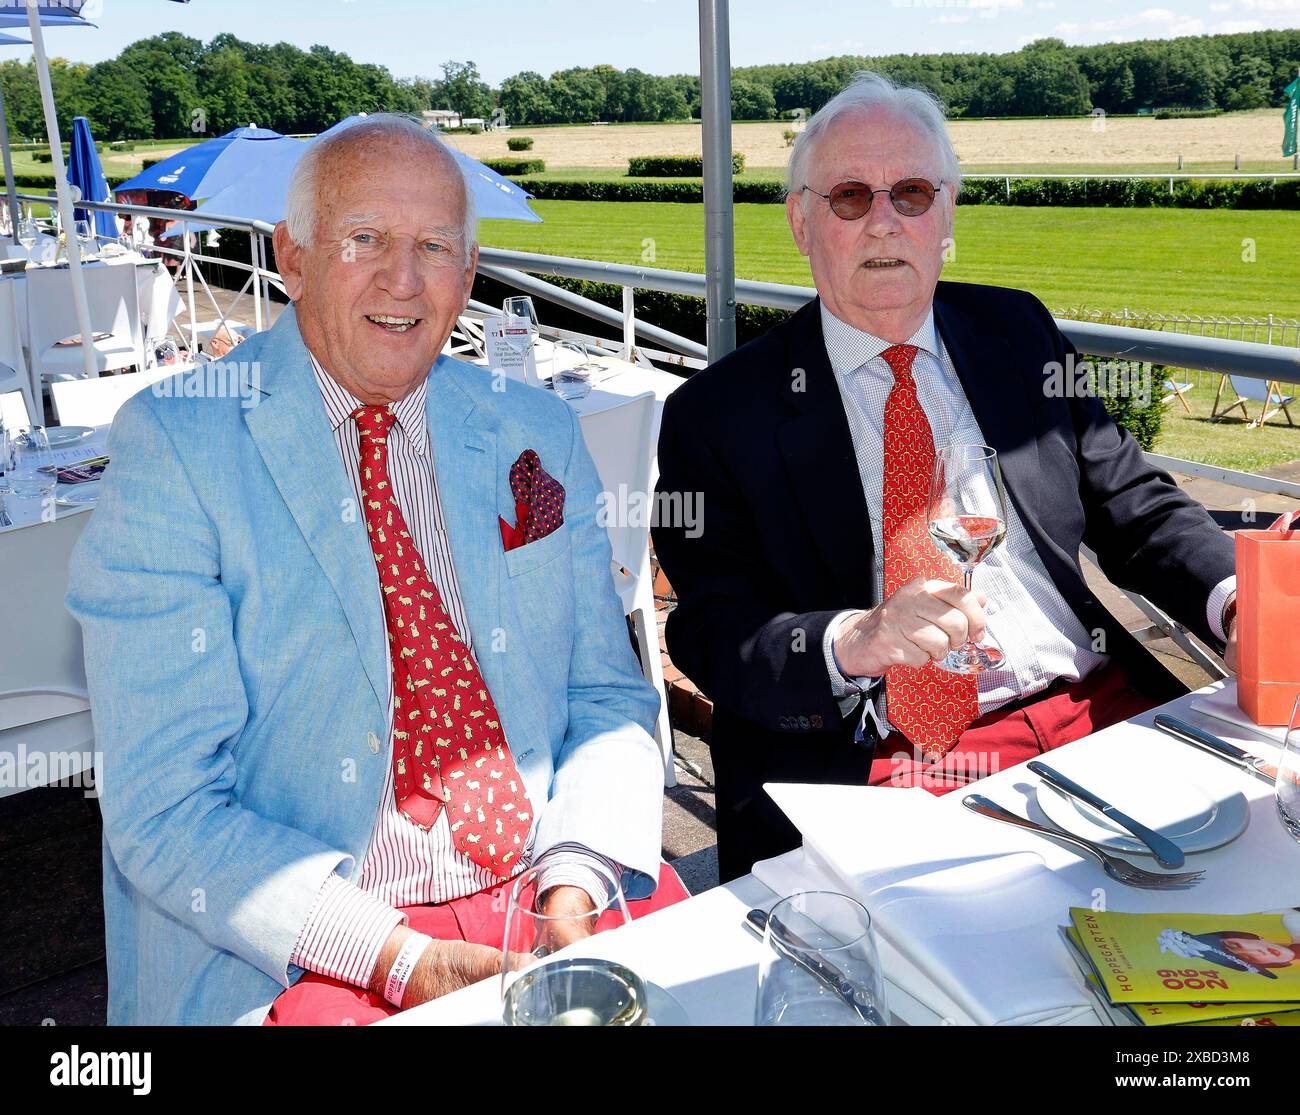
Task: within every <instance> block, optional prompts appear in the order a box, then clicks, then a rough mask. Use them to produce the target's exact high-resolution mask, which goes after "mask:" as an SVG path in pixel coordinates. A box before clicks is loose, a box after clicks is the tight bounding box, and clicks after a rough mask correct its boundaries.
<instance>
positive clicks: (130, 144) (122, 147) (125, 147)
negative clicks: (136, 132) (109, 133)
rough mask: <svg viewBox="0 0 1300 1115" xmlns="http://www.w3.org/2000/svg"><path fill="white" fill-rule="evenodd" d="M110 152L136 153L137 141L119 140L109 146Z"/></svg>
mask: <svg viewBox="0 0 1300 1115" xmlns="http://www.w3.org/2000/svg"><path fill="white" fill-rule="evenodd" d="M108 149H109V150H110V151H134V150H135V141H134V140H130V139H119V140H115V141H114V142H113V143H110V144H109V145H108Z"/></svg>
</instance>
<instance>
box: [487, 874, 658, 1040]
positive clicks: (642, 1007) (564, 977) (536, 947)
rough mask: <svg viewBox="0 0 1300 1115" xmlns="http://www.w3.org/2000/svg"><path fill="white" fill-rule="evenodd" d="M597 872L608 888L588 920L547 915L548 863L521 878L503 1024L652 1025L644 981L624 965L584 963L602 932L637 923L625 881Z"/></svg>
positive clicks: (510, 923) (508, 943)
mask: <svg viewBox="0 0 1300 1115" xmlns="http://www.w3.org/2000/svg"><path fill="white" fill-rule="evenodd" d="M592 869H593V870H594V871H595V872H596V874H597V875H598V876H599V877H600V880H601V882H602V884H603V885H604V888H605V895H604V900H603V901H602V902H600V903H599V904H597V906H596V908H595V909H594V910H593V911H591V912H588V913H581V914H569V913H547V912H546V910H545V907H544V902H543V899H544V898H545V897H546V895H547V890H544V889H543V886H544V884H545V883H546V878H545V871H546V866H545V863H544V862H542V861H539V862H538V863H536V864H534V865H533V866H532V867H530V868H529V869H528V870H527V871H524V872H521V873H520V874H519V875H518V876H516V878H515V881H514V883H513V885H512V886H511V889H510V904H509V906H508V908H507V911H506V932H505V942H504V944H503V948H502V968H501V1000H502V1019H503V1021H504V1022H505V1024H506V1025H507V1026H640V1025H644V1024H646V1023H647V1022H648V1021H649V1014H648V1007H647V1004H648V999H649V992H648V989H647V986H646V983H645V981H644V980H642V979H641V978H640V977H639V976H638V975H637V974H636V973H635V972H633V971H632V970H631V969H630V968H628V967H626V966H625V965H623V964H619V963H616V962H614V961H612V960H603V959H599V958H594V957H591V956H584V955H583V952H584V951H585V950H584V949H583V946H582V944H581V942H583V941H585V939H586V938H587V937H588V936H589V935H590V934H591V932H593V931H594V930H595V929H596V928H597V926H599V928H600V929H602V930H605V929H616V928H618V927H619V926H620V925H625V924H627V922H629V921H630V920H631V915H630V914H629V913H628V909H627V901H626V900H625V899H624V897H623V888H622V887H621V886H620V884H619V881H618V879H617V878H616V877H615V876H614V875H613V874H612V873H610V872H609V871H607V870H605V869H604V868H600V867H597V865H595V864H592ZM548 889H549V888H548ZM566 946H569V947H567V948H566ZM561 950H563V951H561Z"/></svg>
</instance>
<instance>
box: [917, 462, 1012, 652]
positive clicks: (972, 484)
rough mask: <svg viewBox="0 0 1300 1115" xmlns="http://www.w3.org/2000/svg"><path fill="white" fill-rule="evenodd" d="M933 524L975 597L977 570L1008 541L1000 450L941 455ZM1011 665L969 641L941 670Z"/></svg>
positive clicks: (933, 481)
mask: <svg viewBox="0 0 1300 1115" xmlns="http://www.w3.org/2000/svg"><path fill="white" fill-rule="evenodd" d="M928 520H929V528H930V537H931V538H932V539H933V540H934V544H935V545H936V546H938V547H939V549H941V550H942V551H943V552H944V553H946V554H947V555H948V556H949V557H950V558H952V560H953V561H955V562H956V563H957V564H958V565H959V566H960V567H961V571H962V579H963V581H964V583H965V588H966V591H967V592H970V590H971V579H972V577H973V576H974V573H975V566H977V565H979V564H980V562H982V561H983V560H984V559H985V558H987V557H988V556H989V554H991V553H992V552H993V551H994V550H995V549H996V548H997V547H998V546H1000V545H1001V544H1002V541H1003V540H1004V539H1005V538H1006V536H1007V496H1006V492H1005V491H1004V490H1003V487H1002V469H1001V468H1000V467H999V465H998V453H997V450H996V449H992V448H990V447H989V446H987V445H946V446H944V448H943V449H941V450H939V452H938V453H936V454H935V458H934V474H933V477H932V479H931V481H930V507H929V514H928ZM1005 661H1006V655H1004V654H1003V653H1002V651H1000V650H999V649H998V648H997V647H995V646H993V645H991V644H989V643H976V642H974V641H973V640H971V639H967V640H966V642H965V643H963V644H962V645H961V646H960V647H958V648H957V649H956V650H951V651H949V652H948V654H947V655H946V656H945V657H944V658H941V659H940V660H939V661H937V662H936V663H935V665H936V666H938V667H939V668H940V669H941V670H948V671H950V672H952V673H956V674H978V673H981V672H983V671H984V670H996V669H998V668H999V667H1000V666H1002V664H1003V663H1004V662H1005Z"/></svg>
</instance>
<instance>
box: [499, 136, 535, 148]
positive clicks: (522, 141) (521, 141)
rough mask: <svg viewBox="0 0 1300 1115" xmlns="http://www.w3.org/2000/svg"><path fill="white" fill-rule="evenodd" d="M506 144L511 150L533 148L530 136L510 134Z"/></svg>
mask: <svg viewBox="0 0 1300 1115" xmlns="http://www.w3.org/2000/svg"><path fill="white" fill-rule="evenodd" d="M506 146H507V147H509V148H510V150H511V151H531V150H532V149H533V137H532V136H511V137H510V138H509V139H508V140H506Z"/></svg>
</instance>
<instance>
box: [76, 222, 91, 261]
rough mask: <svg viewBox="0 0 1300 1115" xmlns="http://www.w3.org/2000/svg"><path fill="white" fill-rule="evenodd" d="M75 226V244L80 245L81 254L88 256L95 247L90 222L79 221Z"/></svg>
mask: <svg viewBox="0 0 1300 1115" xmlns="http://www.w3.org/2000/svg"><path fill="white" fill-rule="evenodd" d="M76 224H77V243H78V244H80V245H81V254H82V255H87V254H89V253H90V252H91V251H92V250H93V249H94V246H95V234H94V232H93V231H92V230H91V227H90V222H89V221H87V220H84V219H83V220H79V221H77V222H76Z"/></svg>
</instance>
